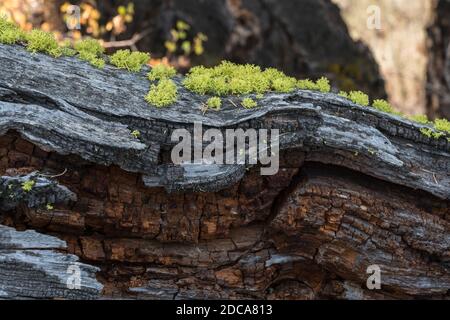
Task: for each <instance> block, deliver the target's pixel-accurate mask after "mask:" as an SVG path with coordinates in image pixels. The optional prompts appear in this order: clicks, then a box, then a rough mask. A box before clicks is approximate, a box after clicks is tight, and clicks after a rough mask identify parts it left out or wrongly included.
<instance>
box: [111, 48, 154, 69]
mask: <svg viewBox="0 0 450 320" xmlns="http://www.w3.org/2000/svg"><path fill="white" fill-rule="evenodd" d="M149 60H150V55H149V54H148V53H145V52H139V51H135V52H131V51H130V50H128V49H127V50H118V51H117V52H116V53H114V54H113V55H112V56H111V58H110V59H109V62H110V63H111V64H112V65H114V66H116V67H117V68H120V69H126V70H128V71H131V72H139V71H140V70H141V68H142V66H144V65H145V64H147V62H148V61H149Z"/></svg>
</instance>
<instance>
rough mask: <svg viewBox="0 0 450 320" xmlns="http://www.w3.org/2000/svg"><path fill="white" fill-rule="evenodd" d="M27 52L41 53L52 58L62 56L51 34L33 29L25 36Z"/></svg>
mask: <svg viewBox="0 0 450 320" xmlns="http://www.w3.org/2000/svg"><path fill="white" fill-rule="evenodd" d="M26 40H27V50H28V51H30V52H33V53H36V52H42V53H47V54H49V55H51V56H54V57H60V56H61V55H62V52H61V49H60V48H59V45H58V42H57V41H56V38H55V36H54V34H53V33H50V32H45V31H42V30H38V29H34V30H32V31H31V32H29V33H28V34H27V35H26Z"/></svg>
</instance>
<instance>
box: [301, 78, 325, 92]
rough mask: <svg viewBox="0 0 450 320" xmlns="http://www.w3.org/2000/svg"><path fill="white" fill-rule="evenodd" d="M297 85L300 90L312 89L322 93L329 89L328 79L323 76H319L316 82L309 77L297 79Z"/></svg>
mask: <svg viewBox="0 0 450 320" xmlns="http://www.w3.org/2000/svg"><path fill="white" fill-rule="evenodd" d="M297 86H298V88H299V89H302V90H314V91H320V92H323V93H328V92H330V90H331V86H330V81H329V80H328V79H327V78H325V77H322V78H320V79H319V80H317V81H316V82H314V81H312V80H310V79H304V80H299V81H298V82H297Z"/></svg>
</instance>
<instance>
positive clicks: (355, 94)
mask: <svg viewBox="0 0 450 320" xmlns="http://www.w3.org/2000/svg"><path fill="white" fill-rule="evenodd" d="M348 98H349V99H350V100H351V101H353V102H354V103H356V104H359V105H361V106H364V107H367V106H368V105H369V96H368V95H367V94H365V93H364V92H361V91H350V92H349V94H348Z"/></svg>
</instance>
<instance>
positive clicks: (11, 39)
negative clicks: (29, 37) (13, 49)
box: [0, 16, 25, 44]
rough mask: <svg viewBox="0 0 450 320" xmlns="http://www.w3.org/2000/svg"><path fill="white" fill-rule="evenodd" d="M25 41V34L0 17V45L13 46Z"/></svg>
mask: <svg viewBox="0 0 450 320" xmlns="http://www.w3.org/2000/svg"><path fill="white" fill-rule="evenodd" d="M24 40H25V33H24V32H23V31H22V30H20V29H19V27H17V26H16V25H15V24H14V23H12V22H10V21H8V20H7V19H6V18H5V17H2V16H0V43H3V44H15V43H18V42H20V41H24Z"/></svg>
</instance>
